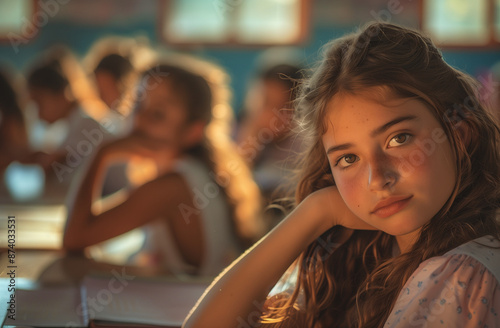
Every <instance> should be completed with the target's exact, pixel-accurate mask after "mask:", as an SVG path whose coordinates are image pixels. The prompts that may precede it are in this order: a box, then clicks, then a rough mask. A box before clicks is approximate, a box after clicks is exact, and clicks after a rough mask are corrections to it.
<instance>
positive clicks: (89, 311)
mask: <svg viewBox="0 0 500 328" xmlns="http://www.w3.org/2000/svg"><path fill="white" fill-rule="evenodd" d="M126 278H127V277H125V278H124V277H123V276H122V277H120V276H118V275H115V276H114V277H111V278H110V277H107V278H103V277H87V278H85V279H84V281H83V282H82V285H81V286H80V287H77V286H75V287H52V288H48V287H44V288H42V289H37V290H29V291H23V290H18V291H17V293H16V320H11V319H9V318H8V317H7V319H6V321H5V325H18V326H19V325H23V326H36V327H88V326H90V327H113V328H116V327H132V326H133V327H169V328H171V327H180V326H181V325H182V322H183V321H184V319H185V318H186V316H187V315H188V313H189V311H190V310H191V308H192V307H193V306H194V305H195V303H196V301H197V300H198V298H199V297H200V296H201V295H202V294H203V292H204V290H205V289H206V287H207V286H208V284H207V283H201V282H199V283H198V282H171V281H148V280H139V279H131V280H127V279H126Z"/></svg>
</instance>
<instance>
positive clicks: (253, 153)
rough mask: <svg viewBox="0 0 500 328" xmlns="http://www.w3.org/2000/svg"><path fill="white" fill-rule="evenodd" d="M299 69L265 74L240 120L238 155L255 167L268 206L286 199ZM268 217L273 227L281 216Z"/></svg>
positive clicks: (287, 67) (286, 68) (280, 66)
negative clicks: (293, 106) (293, 103)
mask: <svg viewBox="0 0 500 328" xmlns="http://www.w3.org/2000/svg"><path fill="white" fill-rule="evenodd" d="M301 77H302V75H301V72H300V68H299V67H296V66H294V65H289V64H278V65H274V66H271V67H269V68H267V69H265V70H264V71H262V72H261V73H260V74H259V75H258V77H257V79H256V81H255V82H254V83H253V85H252V86H251V88H250V90H249V92H248V95H247V100H246V108H245V110H244V113H243V117H242V119H241V124H240V128H239V132H238V135H237V140H238V144H239V151H240V153H241V154H242V156H243V157H244V158H245V160H246V161H247V162H248V163H249V165H250V166H251V167H252V171H253V174H254V179H255V181H256V182H257V184H258V186H259V187H260V189H261V192H262V194H263V196H264V197H265V198H266V200H267V201H268V202H273V201H275V200H276V199H278V198H280V197H283V196H285V195H286V192H285V190H279V189H278V187H282V186H286V183H287V180H286V177H287V176H289V175H290V165H289V164H290V163H291V162H293V158H294V154H295V153H297V151H298V149H297V148H298V147H299V143H298V142H297V140H296V138H294V137H293V136H292V135H291V134H290V130H291V129H292V127H293V124H292V120H291V118H292V114H293V113H292V109H291V108H292V104H291V103H292V101H293V99H294V98H295V86H296V83H297V81H299V80H300V79H301ZM268 214H270V215H271V216H272V217H271V218H270V220H271V221H272V222H270V225H271V226H274V225H275V224H276V223H277V221H279V220H280V217H281V216H282V214H281V213H278V212H276V213H272V210H271V209H270V210H269V212H268Z"/></svg>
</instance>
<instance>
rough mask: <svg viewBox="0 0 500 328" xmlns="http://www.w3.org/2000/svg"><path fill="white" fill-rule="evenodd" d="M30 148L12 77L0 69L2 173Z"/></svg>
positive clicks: (0, 167)
mask: <svg viewBox="0 0 500 328" xmlns="http://www.w3.org/2000/svg"><path fill="white" fill-rule="evenodd" d="M27 148H28V138H27V134H26V127H25V124H24V116H23V113H22V111H21V107H20V105H19V101H18V96H17V92H16V90H15V88H14V86H13V83H12V82H11V79H10V77H9V76H8V75H7V74H6V73H5V72H4V71H3V70H0V154H2V155H1V156H0V175H3V172H4V170H5V169H6V168H7V166H9V164H10V163H11V162H13V161H16V160H19V159H20V158H22V157H23V156H25V153H26V152H27Z"/></svg>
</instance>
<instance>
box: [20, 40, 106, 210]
mask: <svg viewBox="0 0 500 328" xmlns="http://www.w3.org/2000/svg"><path fill="white" fill-rule="evenodd" d="M27 87H28V91H29V95H30V99H31V100H32V102H33V105H34V108H32V111H31V112H29V113H28V118H29V124H30V144H31V147H32V150H33V152H32V153H31V154H30V155H29V156H27V157H25V158H24V160H23V161H24V162H25V163H32V164H37V165H40V166H41V167H42V168H43V170H44V171H45V181H46V184H45V193H44V198H46V199H47V200H50V201H53V202H63V201H64V197H65V196H66V193H67V191H68V188H69V186H70V184H71V182H72V180H73V179H74V177H75V176H76V175H77V173H78V172H79V170H80V169H81V167H83V166H84V164H85V163H86V162H87V161H88V160H89V159H90V158H91V157H92V155H93V153H94V151H95V150H96V149H97V147H98V146H99V145H100V144H101V143H102V142H103V141H105V140H106V139H108V138H109V136H110V134H109V132H108V129H107V128H109V125H108V126H103V125H101V124H100V123H99V122H98V120H99V119H102V118H103V117H104V116H105V114H106V111H107V109H106V107H105V106H104V105H103V103H102V102H101V101H100V100H99V99H98V98H97V96H96V92H95V89H93V88H92V85H91V84H90V83H89V81H88V80H87V78H86V76H85V74H84V72H83V70H82V69H81V66H80V65H79V63H78V61H77V60H76V58H75V57H74V55H73V54H72V53H71V52H70V51H69V50H68V49H66V48H62V47H55V48H53V49H51V50H50V51H49V52H48V53H47V54H46V56H43V57H41V58H39V59H38V60H37V61H36V62H35V63H34V64H33V65H32V67H31V69H30V70H29V71H28V73H27Z"/></svg>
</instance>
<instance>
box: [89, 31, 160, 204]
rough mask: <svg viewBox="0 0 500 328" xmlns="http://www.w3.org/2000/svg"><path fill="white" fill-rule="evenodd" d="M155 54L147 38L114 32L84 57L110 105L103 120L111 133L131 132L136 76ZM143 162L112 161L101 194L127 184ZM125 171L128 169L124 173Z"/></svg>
mask: <svg viewBox="0 0 500 328" xmlns="http://www.w3.org/2000/svg"><path fill="white" fill-rule="evenodd" d="M154 58H156V52H155V51H153V50H152V49H151V48H150V47H149V45H148V43H147V41H146V40H143V39H141V38H137V39H133V38H124V37H117V36H109V37H103V38H100V39H99V40H97V41H96V42H95V43H94V44H93V45H92V46H91V48H90V50H89V51H88V53H87V55H86V56H85V58H84V59H83V64H84V67H86V70H87V71H88V73H89V75H90V76H91V80H93V81H95V86H96V88H97V91H98V94H99V97H100V98H101V100H102V101H103V102H104V103H105V104H106V106H107V107H108V108H109V111H108V113H107V116H106V118H105V121H106V122H108V123H109V126H110V127H111V128H110V133H111V134H112V135H113V136H114V137H122V136H125V135H126V134H128V133H130V131H131V129H132V125H133V116H134V111H135V109H136V106H137V101H138V100H137V99H135V98H136V96H137V95H138V93H137V92H136V91H137V90H136V85H137V79H138V77H139V74H140V72H143V71H145V70H146V69H147V68H149V66H150V65H151V62H152V61H153V60H154ZM141 171H143V168H142V163H137V162H135V161H129V162H128V163H114V164H113V165H110V166H109V167H108V170H107V172H106V177H105V182H104V185H103V188H102V195H103V196H107V195H111V194H113V193H115V192H118V191H120V190H121V189H123V188H128V187H130V183H131V182H130V179H131V178H132V179H133V177H131V176H137V175H140V174H141ZM127 172H128V173H127Z"/></svg>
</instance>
